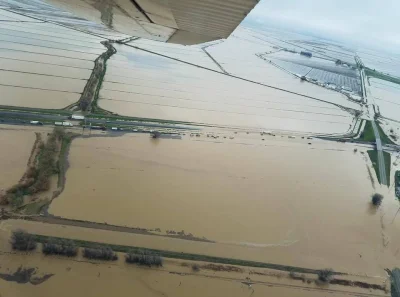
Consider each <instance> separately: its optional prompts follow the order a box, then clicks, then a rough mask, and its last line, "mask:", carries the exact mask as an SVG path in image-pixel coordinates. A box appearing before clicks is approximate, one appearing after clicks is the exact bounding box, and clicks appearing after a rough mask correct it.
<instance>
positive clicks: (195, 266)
mask: <svg viewBox="0 0 400 297" xmlns="http://www.w3.org/2000/svg"><path fill="white" fill-rule="evenodd" d="M192 270H193V271H194V272H198V271H200V266H199V264H193V265H192Z"/></svg>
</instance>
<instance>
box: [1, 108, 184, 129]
mask: <svg viewBox="0 0 400 297" xmlns="http://www.w3.org/2000/svg"><path fill="white" fill-rule="evenodd" d="M31 120H36V121H54V122H62V121H68V116H66V115H59V114H40V113H37V112H29V111H26V112H25V111H17V112H14V111H0V124H1V123H4V124H14V125H27V124H29V122H30V121H31ZM89 123H92V125H104V124H107V125H116V126H119V125H123V126H132V127H137V126H142V127H152V128H174V129H190V128H189V127H185V126H184V125H169V124H162V123H159V124H157V123H151V122H147V123H143V122H138V121H116V120H112V121H107V120H105V119H92V118H86V124H89ZM53 124H54V123H53Z"/></svg>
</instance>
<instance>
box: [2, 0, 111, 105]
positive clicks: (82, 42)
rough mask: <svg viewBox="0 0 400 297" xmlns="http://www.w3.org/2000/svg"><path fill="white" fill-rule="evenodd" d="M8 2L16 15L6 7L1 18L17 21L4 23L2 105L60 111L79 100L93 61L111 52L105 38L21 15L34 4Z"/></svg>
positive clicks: (4, 21)
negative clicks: (104, 43)
mask: <svg viewBox="0 0 400 297" xmlns="http://www.w3.org/2000/svg"><path fill="white" fill-rule="evenodd" d="M8 5H10V7H11V8H12V9H14V10H15V12H16V13H13V12H11V11H6V10H1V9H0V13H1V14H0V17H1V16H3V17H7V18H12V17H14V16H15V18H16V21H15V22H14V21H13V22H11V20H10V21H9V20H6V19H5V20H3V21H2V22H1V24H0V89H1V92H2V94H3V96H2V98H1V99H0V105H11V106H24V107H36V108H49V109H57V108H63V107H66V106H68V105H70V104H72V103H74V102H76V101H78V100H79V97H80V94H81V92H82V90H83V88H84V87H85V85H86V81H87V79H88V78H89V76H90V73H91V70H92V68H93V66H94V63H93V61H94V60H95V59H96V58H97V57H98V56H99V55H100V54H101V53H102V52H104V51H105V48H104V46H102V45H101V44H100V41H101V40H102V38H99V37H96V36H92V35H89V34H85V33H82V32H79V31H76V30H72V29H69V28H66V27H62V26H58V25H56V24H51V23H48V22H43V21H41V20H38V19H37V18H30V17H28V16H21V15H20V14H19V10H22V11H23V12H24V13H25V12H27V9H28V7H25V6H29V11H30V13H33V12H34V10H32V9H31V8H32V7H31V6H30V4H26V3H24V2H21V1H17V2H16V3H11V2H10V3H8ZM21 5H22V6H21ZM33 5H34V6H35V7H36V9H38V7H37V5H39V4H38V2H37V3H34V4H33ZM43 5H44V4H43ZM20 6H21V7H20ZM5 7H7V6H5ZM44 7H45V8H48V6H44ZM41 13H44V11H41ZM28 14H29V13H28Z"/></svg>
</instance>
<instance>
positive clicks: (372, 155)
mask: <svg viewBox="0 0 400 297" xmlns="http://www.w3.org/2000/svg"><path fill="white" fill-rule="evenodd" d="M367 153H368V156H369V158H370V159H371V162H372V165H373V166H374V169H375V173H376V177H377V178H378V181H379V183H381V178H380V174H379V165H378V152H377V151H376V150H369V151H367ZM383 158H384V160H385V169H386V176H387V178H388V179H389V177H390V154H389V153H387V152H383Z"/></svg>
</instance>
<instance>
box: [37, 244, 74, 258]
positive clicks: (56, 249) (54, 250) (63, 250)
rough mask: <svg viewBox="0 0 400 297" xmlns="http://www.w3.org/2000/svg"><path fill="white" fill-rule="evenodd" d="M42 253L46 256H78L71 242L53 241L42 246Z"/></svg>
mask: <svg viewBox="0 0 400 297" xmlns="http://www.w3.org/2000/svg"><path fill="white" fill-rule="evenodd" d="M42 252H43V254H46V255H62V256H67V257H75V256H76V255H77V254H78V248H77V247H76V245H75V243H74V242H73V241H71V240H58V241H56V240H53V241H50V242H45V243H44V244H43V248H42Z"/></svg>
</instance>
